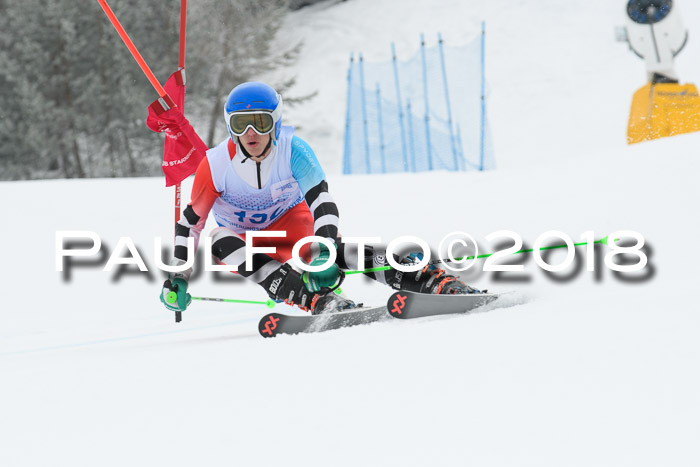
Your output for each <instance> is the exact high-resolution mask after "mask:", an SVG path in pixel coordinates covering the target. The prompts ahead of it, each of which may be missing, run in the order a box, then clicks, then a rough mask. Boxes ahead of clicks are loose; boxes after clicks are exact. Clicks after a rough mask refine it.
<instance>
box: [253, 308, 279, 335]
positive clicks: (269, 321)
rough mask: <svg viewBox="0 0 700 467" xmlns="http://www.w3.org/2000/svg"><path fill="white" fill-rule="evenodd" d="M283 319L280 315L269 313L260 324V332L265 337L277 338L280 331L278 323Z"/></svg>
mask: <svg viewBox="0 0 700 467" xmlns="http://www.w3.org/2000/svg"><path fill="white" fill-rule="evenodd" d="M281 319H282V316H281V315H279V314H278V313H269V314H267V315H265V316H263V317H262V318H261V319H260V323H258V332H259V333H260V335H261V336H263V337H275V336H276V335H277V334H278V331H279V329H278V328H277V323H279V321H280V320H281Z"/></svg>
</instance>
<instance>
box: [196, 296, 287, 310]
mask: <svg viewBox="0 0 700 467" xmlns="http://www.w3.org/2000/svg"><path fill="white" fill-rule="evenodd" d="M192 300H200V301H203V302H219V303H244V304H248V305H265V306H267V307H268V308H274V307H275V305H276V304H277V303H276V302H275V301H274V300H272V299H271V298H270V299H267V300H266V301H264V302H263V301H259V300H237V299H233V298H215V297H192Z"/></svg>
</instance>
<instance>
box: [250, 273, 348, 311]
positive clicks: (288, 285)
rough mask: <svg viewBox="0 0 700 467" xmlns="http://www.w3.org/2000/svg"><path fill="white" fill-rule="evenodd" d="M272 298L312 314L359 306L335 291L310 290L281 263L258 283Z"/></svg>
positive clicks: (297, 274)
mask: <svg viewBox="0 0 700 467" xmlns="http://www.w3.org/2000/svg"><path fill="white" fill-rule="evenodd" d="M260 285H262V286H263V288H264V289H265V291H266V292H267V294H268V295H269V296H270V298H272V299H273V300H276V301H278V302H281V301H283V302H284V303H286V304H287V305H292V306H294V305H296V306H298V307H299V308H301V309H302V310H304V311H308V312H311V314H312V315H320V314H325V313H335V312H338V311H343V310H349V309H352V308H359V307H360V306H361V305H357V304H356V303H355V302H353V301H352V300H350V299H348V298H345V297H342V296H341V295H340V294H339V293H336V292H335V291H327V292H326V293H323V291H321V292H310V291H309V290H308V289H307V288H306V284H304V280H303V279H302V277H301V274H299V273H298V272H297V271H295V270H294V269H292V267H291V266H290V265H289V264H283V265H282V266H281V267H280V268H279V269H278V270H277V271H275V272H273V273H272V274H270V275H269V276H268V277H267V279H265V280H264V281H263V282H261V283H260Z"/></svg>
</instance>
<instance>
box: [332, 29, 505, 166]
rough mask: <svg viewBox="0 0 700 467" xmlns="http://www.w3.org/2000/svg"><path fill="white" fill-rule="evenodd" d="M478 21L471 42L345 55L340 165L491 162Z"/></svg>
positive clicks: (482, 40) (492, 162) (458, 164)
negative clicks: (378, 56)
mask: <svg viewBox="0 0 700 467" xmlns="http://www.w3.org/2000/svg"><path fill="white" fill-rule="evenodd" d="M484 37H485V34H484V28H483V25H482V34H481V36H480V37H479V38H477V39H476V40H474V41H473V42H471V43H469V44H467V45H465V46H462V47H447V46H446V45H445V44H444V41H442V38H441V37H440V36H439V35H438V43H437V45H436V46H434V47H431V48H428V47H426V46H425V40H424V38H423V36H421V48H420V51H419V52H418V53H417V54H416V55H415V56H414V57H412V58H411V59H410V60H407V61H398V60H397V59H396V52H395V49H394V46H393V44H392V57H393V58H392V60H390V61H388V62H380V63H365V62H364V61H363V59H362V56H361V55H360V56H359V59H357V60H355V59H354V58H353V57H351V59H350V68H349V70H348V95H347V115H346V124H345V151H344V159H343V173H345V174H363V173H364V174H366V173H391V172H421V171H428V170H452V171H458V170H462V171H463V170H488V169H493V168H495V160H494V155H493V144H492V140H491V132H490V130H489V125H488V119H487V115H486V97H487V88H486V83H485V78H484V63H485V60H484Z"/></svg>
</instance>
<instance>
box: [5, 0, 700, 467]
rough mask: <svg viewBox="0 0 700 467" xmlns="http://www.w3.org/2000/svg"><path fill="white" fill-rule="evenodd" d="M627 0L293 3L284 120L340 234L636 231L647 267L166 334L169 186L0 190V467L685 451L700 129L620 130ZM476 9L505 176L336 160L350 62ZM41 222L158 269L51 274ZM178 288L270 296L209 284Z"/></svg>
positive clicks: (630, 82)
mask: <svg viewBox="0 0 700 467" xmlns="http://www.w3.org/2000/svg"><path fill="white" fill-rule="evenodd" d="M624 4H625V2H623V1H615V2H613V1H610V0H595V1H590V2H585V3H584V4H582V3H580V2H564V1H555V0H521V1H505V0H493V1H490V2H480V1H475V0H444V1H440V2H423V1H419V0H406V1H392V0H348V1H347V2H340V3H336V2H333V1H329V2H324V3H320V4H318V5H315V6H313V7H309V8H305V9H302V10H300V11H298V12H295V13H294V14H293V15H292V16H291V18H290V20H289V22H288V24H287V26H286V27H285V28H284V29H283V34H284V40H285V41H294V40H298V39H304V40H305V42H306V48H305V49H304V53H303V55H302V57H301V59H300V62H299V66H298V69H297V70H296V72H297V75H298V77H299V81H300V84H299V87H300V89H301V90H304V89H306V90H313V89H316V88H318V89H319V95H318V97H317V98H316V100H315V101H314V102H311V103H309V104H308V105H306V106H303V107H299V108H296V109H291V110H290V111H289V121H292V122H293V123H296V124H298V125H300V127H301V129H300V130H299V134H300V135H302V137H304V138H305V139H306V140H307V141H308V142H309V143H310V144H311V145H312V147H314V148H315V149H316V152H317V154H318V155H319V158H320V159H321V161H322V163H323V165H324V167H325V168H326V171H327V173H328V179H329V184H330V187H331V192H332V194H333V196H334V198H335V200H336V201H337V203H338V205H339V209H340V212H341V230H342V232H343V234H344V235H345V236H381V237H382V238H383V239H385V240H386V241H388V240H391V239H393V238H396V237H398V236H401V235H415V236H418V237H421V238H423V239H425V240H427V241H428V242H429V243H430V244H431V245H433V246H437V244H438V243H439V242H440V240H441V239H442V237H443V236H444V235H446V234H447V233H449V232H453V231H465V232H468V233H470V234H471V235H472V236H474V237H475V238H476V239H477V240H479V242H480V244H481V245H482V246H483V247H484V250H485V251H493V245H490V244H489V242H487V241H486V240H484V238H485V236H486V235H488V234H489V233H491V232H495V231H498V230H502V229H507V230H512V231H515V232H517V233H518V234H519V235H520V236H522V238H523V239H524V241H525V242H526V244H528V245H529V246H532V244H533V243H534V241H535V239H536V238H537V237H538V236H539V235H541V234H542V233H544V232H546V231H549V230H560V231H563V232H565V233H567V234H568V235H570V236H571V237H572V238H573V239H574V240H575V241H579V239H580V236H581V234H582V233H583V232H586V231H594V232H595V235H596V238H600V237H602V236H605V235H608V234H610V233H612V232H614V231H616V230H627V229H631V230H635V231H638V232H640V233H641V234H642V235H643V236H644V238H645V239H646V242H647V244H648V245H649V247H650V253H651V255H650V258H649V264H648V266H647V267H646V269H645V271H643V272H645V273H646V277H645V278H644V277H643V278H642V280H640V281H637V282H630V281H625V280H622V279H621V278H620V277H618V276H616V275H614V274H612V273H611V271H610V270H609V269H607V268H606V267H605V265H604V264H602V262H598V263H597V264H596V265H595V267H596V270H597V272H593V273H592V272H587V271H586V270H585V267H584V268H582V269H579V270H573V269H569V270H566V271H564V272H562V273H557V275H556V276H557V277H560V278H561V277H564V278H565V279H564V280H553V279H552V278H550V277H549V276H547V275H546V274H544V272H543V271H542V270H541V269H540V268H539V267H538V266H537V265H536V264H535V263H534V261H533V259H532V258H531V257H530V258H529V259H526V258H520V261H522V263H521V264H525V272H524V273H519V274H515V275H513V274H511V275H509V274H506V275H504V276H503V277H502V278H501V279H500V280H498V278H497V277H495V275H494V274H493V273H483V272H478V271H470V272H469V273H467V274H465V275H464V276H463V277H464V278H465V279H467V280H468V282H470V283H471V284H473V285H475V286H477V287H479V288H488V289H489V290H491V291H512V292H513V294H512V295H511V297H510V298H509V299H508V300H509V302H508V303H505V304H506V305H509V306H507V307H504V308H495V307H490V308H489V309H488V310H486V312H483V313H473V314H469V315H460V316H453V317H440V318H432V319H423V320H415V321H408V322H406V321H399V320H393V321H391V320H390V321H386V322H381V323H377V324H373V325H368V326H363V327H355V328H350V329H344V330H338V331H332V332H327V333H321V334H312V335H300V336H281V337H278V338H276V339H262V338H261V337H260V336H259V335H258V332H257V323H258V320H259V318H260V317H261V316H262V315H263V314H264V313H266V311H267V309H266V308H264V307H259V306H252V305H225V304H219V303H202V302H195V303H193V305H192V306H191V307H190V308H189V309H188V310H187V311H186V312H185V313H184V320H183V322H182V323H179V324H175V323H174V319H173V315H172V313H170V312H168V311H166V310H165V309H164V308H163V307H162V305H161V304H160V302H159V301H158V294H159V292H160V286H161V283H162V280H163V278H162V274H161V273H160V272H158V271H157V270H156V267H155V254H154V251H153V237H154V236H161V237H163V238H164V239H165V241H166V242H167V241H168V239H170V238H171V236H172V227H171V226H172V208H171V204H172V190H171V189H165V188H163V185H164V184H163V180H162V179H160V178H145V179H119V180H117V179H115V180H111V179H110V180H107V179H105V180H70V181H64V180H57V181H37V182H11V183H7V182H6V183H0V199H2V200H3V201H4V209H3V212H2V217H3V219H4V223H3V225H4V229H3V231H4V234H3V237H2V242H0V248H1V250H0V258H2V267H1V268H0V275H1V276H0V284H1V285H2V289H3V292H4V294H3V298H2V305H0V375H1V376H0V377H1V380H0V465H2V466H12V467H15V466H48V465H52V466H53V465H56V466H64V465H66V466H68V465H70V466H124V465H134V466H142V465H143V466H146V465H149V466H152V465H167V466H170V467H175V466H192V465H202V466H224V465H226V466H230V465H245V466H253V465H260V466H270V465H294V466H297V465H298V466H304V467H310V466H327V465H333V466H336V465H337V466H358V465H369V466H428V465H430V466H466V465H478V466H493V467H496V466H498V467H502V466H540V467H541V466H547V467H550V466H551V467H559V466H611V467H612V466H616V467H618V466H635V467H640V466H659V465H673V466H697V465H698V464H700V450H699V449H698V439H700V375H699V373H698V368H699V367H700V339H699V338H698V336H700V317H699V316H698V306H697V304H696V300H695V299H694V298H693V292H694V291H695V290H696V289H695V287H697V286H698V282H699V279H700V277H699V274H698V272H697V267H698V260H699V259H700V258H699V254H698V249H697V247H696V245H695V243H696V238H697V234H698V227H700V222H699V221H698V216H697V202H698V200H700V188H699V184H698V181H697V178H698V174H700V157H699V155H698V147H700V134H689V135H682V136H677V137H673V138H666V139H664V140H658V141H654V142H650V143H644V144H639V145H635V146H631V147H630V146H627V145H626V144H625V130H626V122H627V118H628V111H629V104H630V101H631V96H632V94H633V92H634V91H635V90H636V89H637V88H638V87H640V86H642V85H643V84H644V79H645V75H644V64H643V63H642V61H641V60H639V59H638V58H637V57H635V56H634V55H633V54H632V53H631V52H630V51H628V50H627V48H626V46H625V45H623V44H620V43H616V42H614V35H613V27H614V26H615V25H621V24H623V23H624ZM674 4H677V5H678V6H679V8H682V11H683V14H684V21H685V24H686V26H687V27H688V29H689V30H690V42H689V43H688V46H687V48H686V50H684V51H683V52H682V53H681V54H680V55H679V56H678V58H677V71H678V72H679V74H680V76H681V79H682V80H683V81H690V82H697V81H699V80H700V60H698V56H699V55H700V41H698V40H697V34H700V32H699V31H700V20H698V18H700V5H698V4H697V2H691V1H689V0H686V1H680V0H679V1H678V2H674ZM193 7H196V6H194V5H193ZM482 20H484V21H486V24H487V31H488V32H487V34H488V38H487V40H488V42H487V78H488V80H489V84H490V89H491V95H490V102H489V108H488V111H489V116H490V118H491V123H492V128H493V134H494V141H495V149H496V151H495V154H496V160H497V164H498V169H497V170H495V171H491V172H485V173H475V172H469V173H444V172H438V173H421V174H409V175H403V174H401V175H388V176H379V175H376V176H348V177H343V176H341V175H339V172H340V167H341V157H342V136H343V125H344V120H343V118H344V111H345V109H344V102H345V100H344V99H345V90H346V88H345V86H346V82H345V72H346V67H347V61H348V57H349V54H350V52H363V53H364V55H365V57H366V59H367V60H385V59H387V58H388V52H387V51H388V49H389V44H390V42H391V41H395V42H396V44H397V49H398V51H399V54H400V55H401V54H403V55H404V56H409V55H410V54H411V53H413V52H414V51H415V49H416V48H417V46H418V37H419V34H420V33H421V32H423V33H425V34H426V36H427V37H431V36H435V35H436V34H437V32H442V34H443V36H444V37H445V40H446V41H448V42H450V43H453V44H458V43H465V42H467V41H468V40H470V39H471V38H473V37H474V35H475V34H476V33H477V31H478V29H479V24H480V22H481V21H482ZM192 53H194V52H192ZM319 115H323V116H324V119H318V116H319ZM154 150H158V151H159V150H160V148H154ZM190 187H191V179H188V180H187V181H186V182H185V183H184V188H183V192H184V193H185V201H186V200H187V198H188V194H189V188H190ZM209 227H211V225H210V226H209ZM58 230H90V231H94V232H96V233H98V234H99V235H100V236H101V237H102V240H103V242H104V247H103V249H104V248H105V247H106V248H107V250H108V251H107V253H108V254H109V253H113V252H114V248H115V246H116V244H117V241H118V240H119V238H120V237H131V238H132V239H133V241H134V243H135V244H136V245H137V246H138V247H139V250H140V252H141V254H142V256H143V258H144V260H145V261H146V264H147V265H148V267H149V269H150V270H151V274H150V276H149V275H148V274H144V273H138V274H136V273H134V274H126V275H123V276H121V277H119V278H115V277H114V275H113V273H109V272H103V271H102V266H104V261H102V263H100V264H99V265H93V266H92V267H85V266H83V267H76V268H74V269H72V273H71V278H70V280H67V279H66V278H64V276H63V275H62V274H61V273H59V272H57V271H56V267H55V256H56V247H55V235H56V231H58ZM601 251H603V252H605V251H606V250H604V249H603V250H601ZM576 254H577V257H578V258H581V259H583V258H584V255H585V249H584V248H583V247H579V248H578V249H577V251H576ZM121 256H126V255H125V254H124V255H121ZM563 257H564V253H563V252H562V251H558V252H557V253H554V254H552V256H551V257H550V258H549V260H550V261H551V262H552V263H555V262H558V261H561V260H562V259H563ZM481 264H482V263H481ZM628 276H629V275H628ZM638 276H639V274H635V275H634V277H638ZM509 277H511V278H512V277H518V278H522V279H525V280H521V281H513V280H510V281H508V280H503V278H505V279H507V278H509ZM344 288H345V290H346V292H347V294H348V295H349V296H351V297H352V298H354V299H356V300H358V301H364V302H365V303H368V304H379V303H382V302H383V301H385V300H386V298H387V297H388V296H389V294H390V290H389V289H388V288H386V287H384V286H381V285H379V284H376V283H372V282H371V281H369V280H367V279H364V278H360V277H357V276H354V277H349V278H348V279H347V281H346V285H345V287H344ZM191 292H192V293H193V294H195V295H200V296H214V297H229V298H247V299H261V300H264V299H265V298H266V296H265V294H264V292H263V291H262V289H260V288H259V287H257V286H254V285H250V284H248V283H246V282H244V281H242V280H240V279H238V280H233V281H227V282H215V281H214V279H213V277H212V275H211V274H210V273H202V276H201V277H200V278H199V279H198V280H197V281H195V282H193V283H192V285H191ZM281 306H283V305H280V306H278V309H280V307H281Z"/></svg>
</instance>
